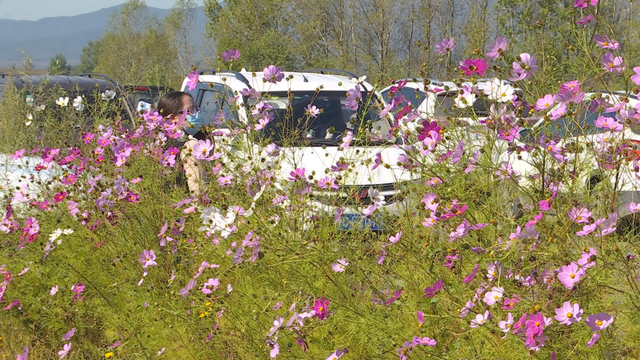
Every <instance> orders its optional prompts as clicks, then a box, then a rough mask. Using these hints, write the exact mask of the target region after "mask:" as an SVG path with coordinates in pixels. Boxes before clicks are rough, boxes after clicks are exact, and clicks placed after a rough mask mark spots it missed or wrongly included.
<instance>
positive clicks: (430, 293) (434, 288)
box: [424, 279, 444, 299]
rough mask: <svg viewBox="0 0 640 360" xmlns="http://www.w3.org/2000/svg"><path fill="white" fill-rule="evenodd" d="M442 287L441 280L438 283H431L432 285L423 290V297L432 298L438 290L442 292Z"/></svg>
mask: <svg viewBox="0 0 640 360" xmlns="http://www.w3.org/2000/svg"><path fill="white" fill-rule="evenodd" d="M443 287H444V282H443V281H442V279H439V280H438V281H436V282H435V283H433V285H431V286H430V287H427V288H426V289H424V297H425V298H427V299H429V298H432V297H434V296H435V295H436V294H437V293H438V292H439V291H440V290H442V288H443Z"/></svg>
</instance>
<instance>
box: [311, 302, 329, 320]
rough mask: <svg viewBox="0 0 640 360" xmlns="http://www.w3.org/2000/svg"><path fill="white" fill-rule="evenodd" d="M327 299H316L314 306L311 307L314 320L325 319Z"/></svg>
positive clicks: (327, 305) (327, 306) (327, 307)
mask: <svg viewBox="0 0 640 360" xmlns="http://www.w3.org/2000/svg"><path fill="white" fill-rule="evenodd" d="M329 302H330V300H329V299H325V298H323V297H321V298H319V299H316V301H315V304H313V307H312V308H311V309H313V310H314V311H315V314H314V315H313V317H314V318H316V317H317V318H318V319H319V320H324V319H326V318H327V310H328V309H329Z"/></svg>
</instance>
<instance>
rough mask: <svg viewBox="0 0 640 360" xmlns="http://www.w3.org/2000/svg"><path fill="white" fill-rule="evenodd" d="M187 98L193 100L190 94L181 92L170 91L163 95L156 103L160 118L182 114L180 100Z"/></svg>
mask: <svg viewBox="0 0 640 360" xmlns="http://www.w3.org/2000/svg"><path fill="white" fill-rule="evenodd" d="M185 96H188V97H190V98H191V100H193V96H191V94H189V93H186V92H183V91H172V92H169V93H167V94H165V95H164V96H163V97H162V99H160V101H159V102H158V112H159V113H160V115H162V116H169V115H174V114H180V113H181V112H182V99H183V98H184V97H185Z"/></svg>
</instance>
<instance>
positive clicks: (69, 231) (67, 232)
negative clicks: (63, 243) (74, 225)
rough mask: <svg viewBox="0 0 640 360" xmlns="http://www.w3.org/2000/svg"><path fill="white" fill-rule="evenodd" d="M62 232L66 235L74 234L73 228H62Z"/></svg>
mask: <svg viewBox="0 0 640 360" xmlns="http://www.w3.org/2000/svg"><path fill="white" fill-rule="evenodd" d="M62 233H63V234H65V235H71V234H73V230H72V229H64V230H62Z"/></svg>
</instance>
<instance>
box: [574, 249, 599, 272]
mask: <svg viewBox="0 0 640 360" xmlns="http://www.w3.org/2000/svg"><path fill="white" fill-rule="evenodd" d="M596 255H597V254H596V249H594V248H589V252H583V253H582V256H581V257H580V259H579V260H578V265H580V267H582V268H583V269H585V270H586V269H588V268H590V267H593V266H595V265H596V261H595V259H596Z"/></svg>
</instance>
